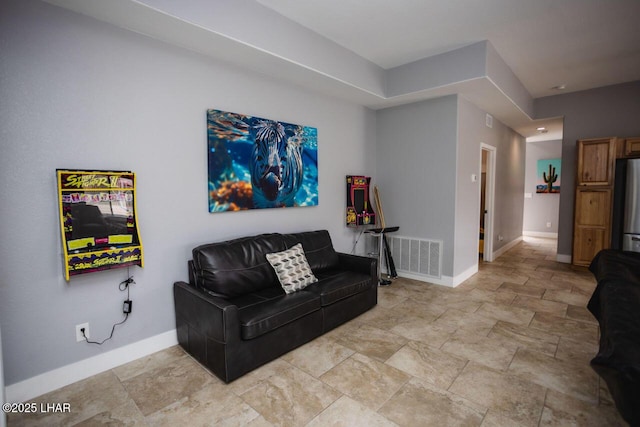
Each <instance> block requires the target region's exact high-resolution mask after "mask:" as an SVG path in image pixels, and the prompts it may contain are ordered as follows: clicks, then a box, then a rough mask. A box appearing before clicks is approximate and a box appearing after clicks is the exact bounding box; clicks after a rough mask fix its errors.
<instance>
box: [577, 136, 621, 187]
mask: <svg viewBox="0 0 640 427" xmlns="http://www.w3.org/2000/svg"><path fill="white" fill-rule="evenodd" d="M615 158H616V138H604V139H583V140H579V141H578V176H577V185H613V168H614V166H615Z"/></svg>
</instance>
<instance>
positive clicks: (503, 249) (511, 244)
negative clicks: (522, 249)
mask: <svg viewBox="0 0 640 427" xmlns="http://www.w3.org/2000/svg"><path fill="white" fill-rule="evenodd" d="M521 241H522V236H520V237H516V238H515V239H513V240H512V241H510V242H509V243H507V244H506V245H504V246H503V247H501V248H500V249H498V250H497V251H494V252H493V260H495V259H496V258H498V257H499V256H500V255H502V254H504V253H505V252H507V251H508V250H509V249H511V248H513V247H514V246H515V245H517V244H518V243H520V242H521Z"/></svg>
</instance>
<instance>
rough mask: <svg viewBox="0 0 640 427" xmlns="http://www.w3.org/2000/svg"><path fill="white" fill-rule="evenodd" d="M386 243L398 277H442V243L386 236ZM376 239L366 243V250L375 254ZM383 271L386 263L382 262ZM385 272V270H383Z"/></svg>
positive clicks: (376, 247) (439, 241) (376, 248)
mask: <svg viewBox="0 0 640 427" xmlns="http://www.w3.org/2000/svg"><path fill="white" fill-rule="evenodd" d="M387 243H388V244H389V247H390V249H391V255H392V256H393V261H394V263H395V266H396V271H397V272H398V274H399V275H402V273H403V272H404V273H410V275H412V276H413V275H420V276H426V277H432V278H437V279H440V278H441V277H442V241H441V240H428V239H417V238H413V237H400V236H392V235H390V234H389V235H387ZM377 245H378V242H377V238H376V237H371V238H370V239H368V241H367V250H368V252H370V253H377V251H378V246H377ZM382 264H383V270H385V268H386V263H385V262H384V261H383V263H382ZM385 271H386V270H385Z"/></svg>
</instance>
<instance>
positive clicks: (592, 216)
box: [575, 188, 611, 228]
mask: <svg viewBox="0 0 640 427" xmlns="http://www.w3.org/2000/svg"><path fill="white" fill-rule="evenodd" d="M575 209H576V212H575V216H576V225H578V226H586V227H603V228H608V227H609V224H610V216H611V189H609V188H603V189H582V188H578V189H577V190H576V205H575Z"/></svg>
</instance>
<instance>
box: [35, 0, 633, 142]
mask: <svg viewBox="0 0 640 427" xmlns="http://www.w3.org/2000/svg"><path fill="white" fill-rule="evenodd" d="M44 1H46V2H49V3H52V4H55V5H57V6H61V7H64V8H67V9H71V10H74V11H76V12H79V13H82V14H85V15H89V16H92V17H94V18H96V19H99V20H102V21H106V22H109V23H111V24H114V25H117V26H120V27H123V28H127V29H129V30H132V31H135V32H139V33H141V34H145V35H147V36H150V37H153V38H157V39H160V40H163V41H165V42H168V43H172V44H175V45H178V46H181V47H184V48H187V49H190V50H194V51H196V52H199V53H202V54H205V55H209V56H212V57H215V58H217V59H220V60H223V61H227V62H231V63H234V64H237V65H240V66H243V67H247V68H249V69H253V70H255V71H258V72H260V73H262V74H268V75H271V76H273V77H275V78H279V79H284V80H286V81H288V82H290V83H292V84H296V85H302V86H306V87H309V88H311V89H312V90H316V91H319V92H322V93H325V94H328V95H331V96H337V97H341V98H344V99H348V100H350V101H352V102H356V103H360V104H362V105H365V106H368V107H370V108H385V107H389V106H393V105H399V104H401V103H406V102H414V101H419V100H423V99H429V98H434V97H438V96H444V95H449V94H459V95H461V96H463V97H465V98H467V99H468V100H470V101H471V102H473V103H475V104H476V105H478V107H480V108H481V109H483V110H485V111H487V112H488V113H490V114H493V115H495V117H496V118H498V119H499V120H500V121H502V122H503V123H505V124H507V125H508V126H510V127H511V128H513V129H515V130H516V131H517V132H519V133H520V134H522V135H524V136H525V137H528V140H533V139H537V140H541V139H546V140H551V139H561V138H562V119H561V118H560V119H558V118H538V119H537V120H534V118H533V117H532V110H533V109H532V105H533V99H534V98H538V97H543V96H548V95H557V94H560V93H567V92H572V91H579V90H585V89H591V88H594V87H601V86H607V85H612V84H616V83H623V82H629V81H635V80H640V30H638V18H640V0H394V1H390V0H181V1H180V2H176V1H175V0H109V1H105V0H44ZM484 41H488V46H487V47H486V49H488V50H487V53H490V52H492V51H495V52H496V53H497V55H494V56H493V57H492V61H491V64H490V65H489V64H488V65H487V66H488V67H490V68H491V70H488V69H485V70H483V71H481V73H480V74H477V73H476V74H475V75H472V77H474V78H472V79H471V80H464V79H462V80H459V81H456V80H455V79H454V78H453V77H452V79H451V80H449V81H447V79H446V76H445V79H444V84H441V83H442V82H441V81H437V82H436V83H435V84H434V85H431V86H429V85H424V86H423V87H419V88H417V89H415V90H414V91H413V92H407V93H405V94H404V95H403V96H390V95H389V94H388V93H387V92H386V85H387V83H388V80H389V78H390V77H391V76H392V75H395V74H397V73H395V72H396V71H400V72H401V73H402V72H403V71H402V70H406V69H407V67H409V68H413V67H414V66H415V67H418V68H420V67H423V68H421V69H420V72H422V73H423V74H418V75H419V76H424V78H425V79H427V80H428V79H429V77H430V76H428V75H425V74H424V73H427V74H429V73H431V72H432V71H433V70H434V68H433V66H434V64H440V63H442V59H443V58H444V57H443V55H445V56H446V55H449V52H451V51H453V52H457V53H456V54H454V55H453V56H447V58H449V61H453V62H451V63H450V64H449V65H452V64H453V65H454V66H455V65H456V64H457V63H456V62H455V61H456V60H457V59H456V58H458V59H460V58H464V52H466V51H465V49H467V48H466V46H474V44H475V46H478V45H477V43H483V42H484ZM445 52H446V53H445ZM467 53H468V52H467ZM441 54H442V55H441ZM434 55H438V56H437V57H434ZM452 58H453V59H452ZM425 61H426V62H425ZM487 61H488V59H487ZM396 67H398V68H396ZM425 67H426V68H425ZM430 67H431V68H430ZM496 67H497V68H496ZM435 69H438V67H437V66H436V67H435ZM459 69H460V68H459V67H458V69H457V70H456V69H455V68H454V69H453V71H455V72H454V74H458V71H459ZM489 71H491V73H489ZM463 74H464V73H463ZM472 74H473V73H472ZM489 74H493V75H489ZM440 77H442V76H440ZM498 77H500V78H503V81H502V82H498V81H497V80H494V78H498ZM504 79H506V80H504ZM558 85H564V86H565V89H564V90H563V91H558V90H555V89H552V88H553V87H554V86H558ZM538 126H545V127H547V129H548V133H546V134H540V133H539V132H537V131H536V128H537V127H538Z"/></svg>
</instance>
